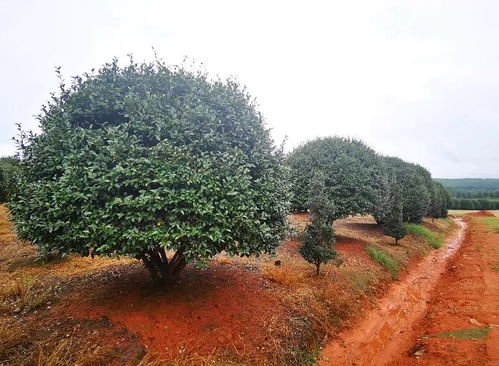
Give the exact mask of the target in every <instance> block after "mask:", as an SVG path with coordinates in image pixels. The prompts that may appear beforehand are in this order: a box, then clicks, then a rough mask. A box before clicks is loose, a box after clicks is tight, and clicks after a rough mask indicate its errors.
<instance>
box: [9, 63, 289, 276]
mask: <svg viewBox="0 0 499 366" xmlns="http://www.w3.org/2000/svg"><path fill="white" fill-rule="evenodd" d="M61 80H62V79H61ZM38 120H39V122H40V130H41V132H40V134H39V135H37V136H28V135H26V134H25V135H23V136H21V138H20V139H19V141H20V142H21V143H20V144H19V145H20V150H21V154H20V155H21V156H22V157H23V160H22V163H21V174H20V176H21V177H20V186H19V189H18V191H17V193H16V194H15V195H14V197H13V200H12V201H13V202H12V205H11V208H12V213H13V216H14V219H15V224H16V229H17V232H18V234H19V237H20V238H21V239H28V240H32V241H33V242H35V243H36V245H38V246H39V247H40V248H41V249H42V250H47V251H52V250H57V251H58V252H60V253H61V254H63V255H64V254H69V253H80V254H82V255H89V254H92V255H105V256H119V255H125V256H130V257H134V258H137V259H139V260H141V261H142V262H143V263H144V265H145V266H146V267H147V269H148V270H149V272H150V273H151V276H152V277H153V278H154V279H157V280H159V281H162V282H169V281H171V280H173V279H175V277H176V276H177V275H178V274H179V273H180V272H181V270H182V269H183V268H184V267H185V265H186V264H187V263H189V262H196V263H205V262H206V260H208V259H209V258H210V257H212V256H214V255H216V254H217V253H220V252H221V251H226V252H227V253H228V254H230V255H243V256H249V255H252V254H258V253H261V252H272V251H273V250H274V249H275V247H276V246H277V245H278V244H279V242H280V240H281V238H282V237H283V232H284V231H285V229H286V228H287V213H288V187H287V183H286V182H287V170H286V168H285V166H284V164H283V154H282V150H279V149H277V148H276V147H275V146H274V145H273V142H272V140H271V137H270V135H269V131H268V130H267V129H266V128H265V125H264V122H263V117H262V115H261V114H260V113H259V112H258V111H257V108H256V105H255V104H254V102H253V99H252V98H251V97H250V95H249V94H248V93H247V92H246V91H245V89H244V88H241V87H240V86H239V85H238V84H237V83H236V82H234V81H232V80H227V81H224V80H215V81H210V80H209V79H208V77H207V75H206V74H204V73H200V72H190V71H187V70H185V69H183V68H182V67H175V68H170V67H168V66H166V65H165V64H164V63H163V62H161V61H159V60H157V61H156V62H153V63H143V64H137V63H135V62H134V61H133V60H132V59H131V60H130V63H129V64H128V65H127V66H125V67H120V66H119V65H118V61H117V60H113V61H112V62H111V63H108V64H105V65H104V66H103V67H102V68H101V69H100V70H98V71H96V72H92V73H87V74H84V75H82V76H78V77H75V78H73V82H72V83H71V84H70V85H69V86H66V85H65V84H64V82H62V81H61V86H60V93H59V94H58V95H53V99H52V101H51V102H50V103H49V104H48V105H47V106H44V107H43V109H42V112H41V114H40V115H39V116H38Z"/></svg>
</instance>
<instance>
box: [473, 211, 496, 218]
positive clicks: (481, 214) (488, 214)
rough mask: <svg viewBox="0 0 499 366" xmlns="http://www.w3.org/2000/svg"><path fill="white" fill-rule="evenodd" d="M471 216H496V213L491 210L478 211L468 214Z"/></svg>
mask: <svg viewBox="0 0 499 366" xmlns="http://www.w3.org/2000/svg"><path fill="white" fill-rule="evenodd" d="M468 215H469V216H481V217H495V215H494V214H493V213H492V212H490V211H477V212H472V213H469V214H468Z"/></svg>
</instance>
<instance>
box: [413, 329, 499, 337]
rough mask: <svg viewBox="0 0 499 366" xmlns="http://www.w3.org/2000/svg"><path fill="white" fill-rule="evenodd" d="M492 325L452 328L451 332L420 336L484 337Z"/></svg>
mask: <svg viewBox="0 0 499 366" xmlns="http://www.w3.org/2000/svg"><path fill="white" fill-rule="evenodd" d="M491 329H492V327H490V326H487V327H482V328H468V329H461V330H454V331H451V332H444V333H438V334H430V335H427V336H424V337H422V338H454V339H469V340H472V339H473V340H475V339H485V338H487V335H488V334H489V332H490V330H491Z"/></svg>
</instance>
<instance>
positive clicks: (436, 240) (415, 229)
mask: <svg viewBox="0 0 499 366" xmlns="http://www.w3.org/2000/svg"><path fill="white" fill-rule="evenodd" d="M406 228H407V231H408V232H410V233H412V234H414V235H418V236H420V237H422V238H423V239H424V240H426V241H427V242H428V244H429V245H430V246H431V247H432V248H434V249H440V248H441V247H442V245H443V243H444V238H443V237H441V236H440V235H438V234H435V233H433V232H432V231H431V230H429V229H427V228H425V227H424V226H422V225H417V224H407V225H406Z"/></svg>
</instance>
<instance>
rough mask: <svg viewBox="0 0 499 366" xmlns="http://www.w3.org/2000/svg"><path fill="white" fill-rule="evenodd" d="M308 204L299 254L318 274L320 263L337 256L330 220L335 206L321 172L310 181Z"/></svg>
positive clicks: (333, 214)
mask: <svg viewBox="0 0 499 366" xmlns="http://www.w3.org/2000/svg"><path fill="white" fill-rule="evenodd" d="M308 205H309V207H310V214H311V223H310V224H308V225H307V227H306V228H305V233H304V237H303V244H302V246H301V247H300V254H301V255H302V257H303V258H304V259H305V260H306V261H308V262H309V263H312V264H314V265H315V266H316V273H317V275H319V274H320V266H321V264H323V263H328V262H329V261H331V260H333V259H335V258H337V257H338V253H337V252H336V250H335V249H334V246H333V245H334V243H335V237H334V230H333V226H332V221H333V218H334V216H335V207H334V204H333V202H332V201H331V200H330V198H329V197H328V195H327V193H326V186H325V184H324V174H322V173H321V172H316V173H315V174H314V177H313V179H312V181H311V182H310V194H309V203H308Z"/></svg>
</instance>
